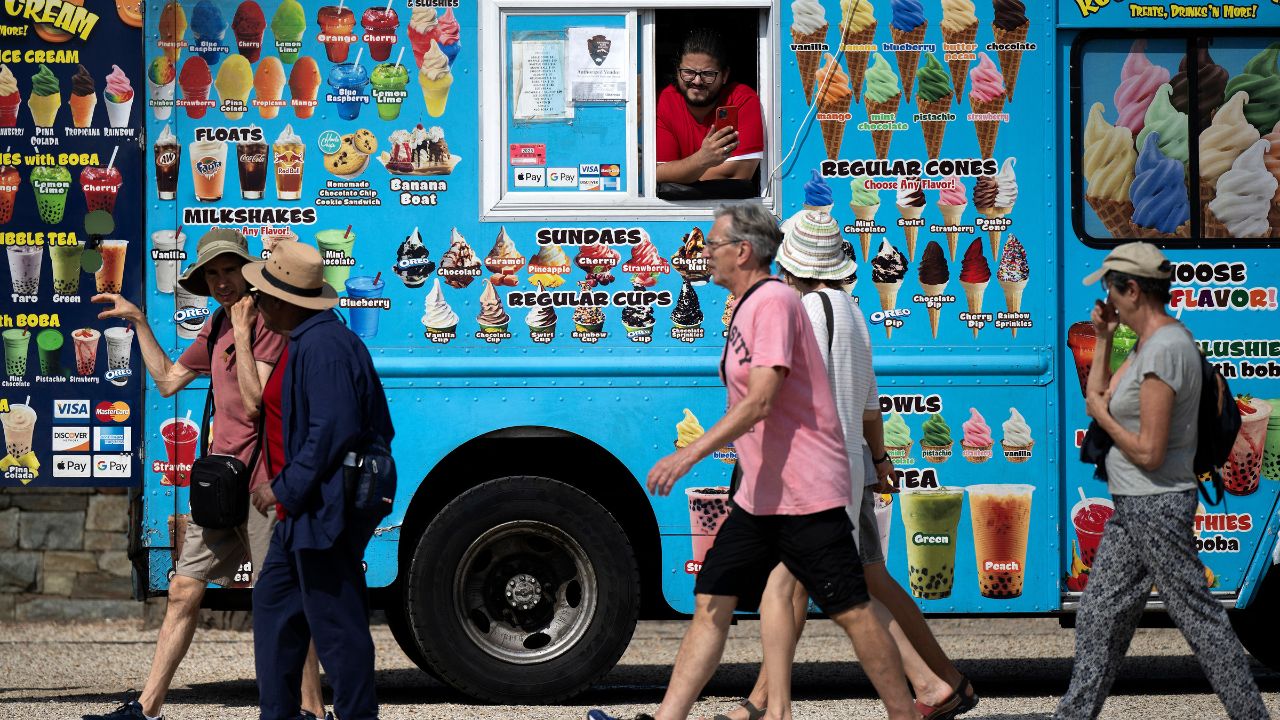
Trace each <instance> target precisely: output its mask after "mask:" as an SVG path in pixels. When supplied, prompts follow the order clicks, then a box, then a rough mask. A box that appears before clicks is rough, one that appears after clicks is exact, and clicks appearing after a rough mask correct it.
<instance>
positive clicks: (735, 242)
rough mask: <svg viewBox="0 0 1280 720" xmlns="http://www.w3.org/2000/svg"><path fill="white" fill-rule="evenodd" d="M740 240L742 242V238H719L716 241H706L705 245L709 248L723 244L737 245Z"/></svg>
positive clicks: (712, 248) (713, 248)
mask: <svg viewBox="0 0 1280 720" xmlns="http://www.w3.org/2000/svg"><path fill="white" fill-rule="evenodd" d="M740 242H742V240H717V241H715V242H709V243H704V245H703V247H705V248H707V249H708V250H715V249H716V248H718V247H720V246H721V245H737V244H738V243H740Z"/></svg>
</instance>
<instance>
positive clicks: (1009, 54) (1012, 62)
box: [991, 0, 1031, 102]
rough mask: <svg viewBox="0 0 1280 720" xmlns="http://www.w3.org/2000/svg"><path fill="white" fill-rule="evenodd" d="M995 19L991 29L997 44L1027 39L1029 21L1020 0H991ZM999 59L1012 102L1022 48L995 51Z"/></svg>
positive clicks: (1025, 9) (1006, 89)
mask: <svg viewBox="0 0 1280 720" xmlns="http://www.w3.org/2000/svg"><path fill="white" fill-rule="evenodd" d="M991 4H992V5H993V6H995V20H993V21H992V23H991V30H992V31H993V32H994V33H995V36H996V44H997V45H1014V46H1016V45H1020V44H1022V43H1025V42H1026V41H1027V30H1028V29H1029V28H1030V27H1031V22H1030V21H1029V20H1027V7H1026V5H1023V4H1022V2H1021V0H993V2H992V3H991ZM996 58H997V59H999V60H1000V74H1001V75H1003V76H1004V87H1005V91H1006V92H1007V93H1008V95H1009V102H1013V87H1014V85H1015V84H1016V83H1017V82H1018V68H1019V67H1020V66H1021V65H1022V50H1019V49H1016V48H1011V49H1007V50H1005V49H1002V50H999V51H997V53H996Z"/></svg>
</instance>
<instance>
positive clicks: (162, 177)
mask: <svg viewBox="0 0 1280 720" xmlns="http://www.w3.org/2000/svg"><path fill="white" fill-rule="evenodd" d="M181 162H182V146H181V145H179V144H178V138H177V136H175V135H174V134H173V132H172V131H170V130H169V126H168V125H165V126H164V130H162V131H160V137H159V138H157V139H156V144H155V164H156V195H157V196H158V197H159V198H160V199H161V200H173V199H174V198H176V197H177V196H178V165H179V164H180V163H181Z"/></svg>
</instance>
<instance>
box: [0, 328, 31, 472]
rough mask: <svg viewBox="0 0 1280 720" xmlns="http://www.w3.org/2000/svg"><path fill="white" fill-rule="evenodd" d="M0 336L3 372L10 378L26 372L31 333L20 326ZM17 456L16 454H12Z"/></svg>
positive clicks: (18, 376)
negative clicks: (2, 349) (0, 338)
mask: <svg viewBox="0 0 1280 720" xmlns="http://www.w3.org/2000/svg"><path fill="white" fill-rule="evenodd" d="M0 337H3V338H4V372H5V374H6V375H8V376H9V377H11V378H20V377H23V376H25V375H26V374H27V353H29V352H30V351H31V333H30V332H28V331H26V330H22V329H20V328H11V329H9V330H5V331H4V333H3V334H0ZM14 457H17V455H14Z"/></svg>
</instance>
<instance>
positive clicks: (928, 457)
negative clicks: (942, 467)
mask: <svg viewBox="0 0 1280 720" xmlns="http://www.w3.org/2000/svg"><path fill="white" fill-rule="evenodd" d="M920 429H921V430H922V431H923V436H922V437H921V438H920V455H921V456H922V457H924V459H925V462H928V463H932V464H934V465H937V464H939V463H944V462H946V461H947V460H949V459H951V448H952V447H954V446H955V440H954V439H953V438H952V437H951V426H949V425H947V421H946V420H943V419H942V416H941V415H939V414H938V413H934V414H932V415H930V416H929V417H928V418H927V419H925V421H924V424H923V425H922V426H921V428H920Z"/></svg>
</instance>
